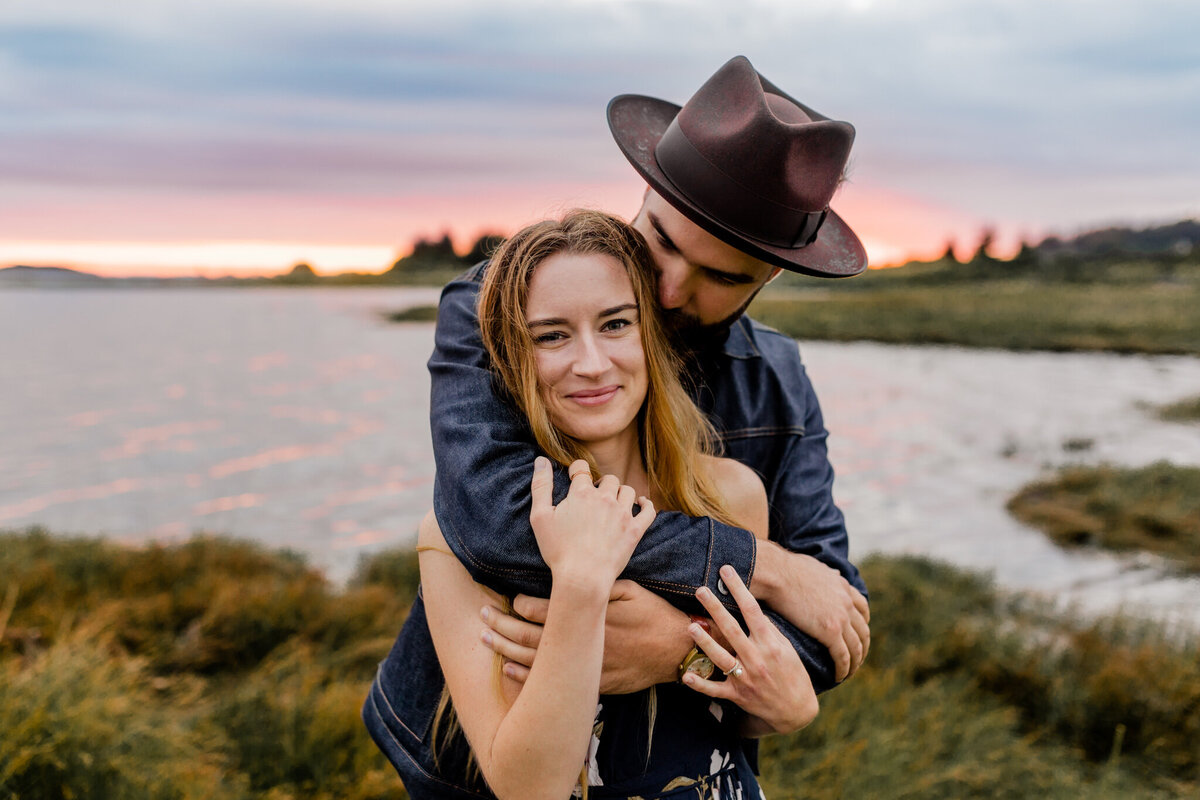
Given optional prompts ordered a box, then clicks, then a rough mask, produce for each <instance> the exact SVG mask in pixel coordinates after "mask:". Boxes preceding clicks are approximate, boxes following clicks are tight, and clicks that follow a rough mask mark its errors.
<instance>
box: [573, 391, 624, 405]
mask: <svg viewBox="0 0 1200 800" xmlns="http://www.w3.org/2000/svg"><path fill="white" fill-rule="evenodd" d="M620 388H621V387H620V386H602V387H601V388H599V389H581V390H579V391H577V392H571V393H570V394H568V395H567V397H568V398H569V399H571V400H574V401H575V402H576V403H579V405H581V406H599V405H604V404H605V403H607V402H608V401H609V400H611V399H613V397H615V396H616V394H617V391H618V390H620Z"/></svg>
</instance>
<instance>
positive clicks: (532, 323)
mask: <svg viewBox="0 0 1200 800" xmlns="http://www.w3.org/2000/svg"><path fill="white" fill-rule="evenodd" d="M527 324H528V325H529V327H531V328H537V327H541V326H544V325H566V324H567V321H566V320H565V319H563V318H562V317H548V318H547V319H531V320H529V322H528V323H527Z"/></svg>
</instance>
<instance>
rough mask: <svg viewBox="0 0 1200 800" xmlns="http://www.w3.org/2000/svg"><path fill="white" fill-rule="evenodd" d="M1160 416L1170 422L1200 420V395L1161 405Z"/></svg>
mask: <svg viewBox="0 0 1200 800" xmlns="http://www.w3.org/2000/svg"><path fill="white" fill-rule="evenodd" d="M1158 416H1159V417H1160V418H1161V419H1165V420H1167V421H1168V422H1200V396H1196V397H1189V398H1187V399H1185V400H1180V401H1179V402H1176V403H1169V404H1168V405H1165V406H1160V407H1159V408H1158Z"/></svg>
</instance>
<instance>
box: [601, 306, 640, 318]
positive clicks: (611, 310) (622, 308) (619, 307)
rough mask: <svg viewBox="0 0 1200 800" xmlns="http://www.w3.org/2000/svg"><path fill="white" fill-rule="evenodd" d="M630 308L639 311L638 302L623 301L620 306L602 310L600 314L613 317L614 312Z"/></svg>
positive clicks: (618, 312) (617, 312)
mask: <svg viewBox="0 0 1200 800" xmlns="http://www.w3.org/2000/svg"><path fill="white" fill-rule="evenodd" d="M630 309H633V310H634V311H637V303H622V304H621V305H619V306H613V307H612V308H606V309H604V310H603V311H601V312H600V316H602V317H611V316H612V315H613V314H620V313H621V312H622V311H629V310H630Z"/></svg>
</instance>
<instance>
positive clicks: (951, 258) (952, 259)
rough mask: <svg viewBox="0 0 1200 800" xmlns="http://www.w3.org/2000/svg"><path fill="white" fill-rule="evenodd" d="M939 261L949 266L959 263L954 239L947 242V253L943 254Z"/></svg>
mask: <svg viewBox="0 0 1200 800" xmlns="http://www.w3.org/2000/svg"><path fill="white" fill-rule="evenodd" d="M938 260H939V261H945V262H946V263H948V264H957V263H958V256H956V255H954V240H953V239H947V240H946V252H944V253H942V257H941V258H940V259H938Z"/></svg>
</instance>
